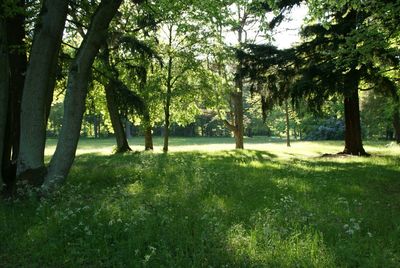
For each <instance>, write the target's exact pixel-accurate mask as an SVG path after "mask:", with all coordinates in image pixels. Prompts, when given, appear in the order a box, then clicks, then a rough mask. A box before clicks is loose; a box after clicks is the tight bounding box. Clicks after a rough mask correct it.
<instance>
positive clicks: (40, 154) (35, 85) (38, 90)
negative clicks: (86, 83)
mask: <svg viewBox="0 0 400 268" xmlns="http://www.w3.org/2000/svg"><path fill="white" fill-rule="evenodd" d="M67 11H68V1H64V0H52V1H44V3H43V6H42V9H41V16H40V22H39V23H38V24H37V25H36V32H35V36H34V39H33V44H32V49H31V52H30V59H29V66H28V70H27V73H26V79H25V85H24V94H23V97H22V106H21V138H20V152H19V158H18V167H17V175H20V176H21V177H24V179H25V175H27V176H28V177H27V178H26V179H28V180H31V179H32V180H35V181H36V180H41V179H42V178H39V177H41V176H42V175H43V173H44V172H43V170H44V148H45V139H46V123H47V122H46V119H47V118H46V116H47V109H46V106H47V103H48V92H49V90H50V91H52V90H54V84H53V85H52V86H51V85H50V84H51V83H53V81H54V78H53V77H52V75H54V67H55V66H54V62H57V58H58V52H59V49H60V46H61V39H62V33H63V30H64V25H65V20H66V16H67ZM50 87H51V89H50ZM33 100H34V101H33ZM32 137H34V138H32ZM23 173H25V175H23ZM34 177H37V178H34Z"/></svg>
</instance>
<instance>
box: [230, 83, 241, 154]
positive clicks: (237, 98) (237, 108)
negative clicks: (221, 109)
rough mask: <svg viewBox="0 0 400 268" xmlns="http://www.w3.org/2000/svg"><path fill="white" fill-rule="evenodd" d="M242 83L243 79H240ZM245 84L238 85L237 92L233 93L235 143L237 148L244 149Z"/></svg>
mask: <svg viewBox="0 0 400 268" xmlns="http://www.w3.org/2000/svg"><path fill="white" fill-rule="evenodd" d="M239 83H240V84H242V82H241V81H239ZM242 90H243V86H238V87H237V92H234V93H232V100H233V109H234V117H235V119H234V122H235V125H234V131H233V134H234V136H235V144H236V149H243V148H244V142H243V133H244V125H243V91H242Z"/></svg>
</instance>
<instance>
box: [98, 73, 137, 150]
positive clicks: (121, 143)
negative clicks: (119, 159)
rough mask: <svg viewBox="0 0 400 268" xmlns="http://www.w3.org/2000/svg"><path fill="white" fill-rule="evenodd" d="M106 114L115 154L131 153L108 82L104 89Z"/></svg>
mask: <svg viewBox="0 0 400 268" xmlns="http://www.w3.org/2000/svg"><path fill="white" fill-rule="evenodd" d="M104 89H105V91H106V100H107V108H108V113H109V114H110V119H111V124H112V126H113V129H114V134H115V139H116V141H117V149H116V150H115V152H116V153H124V152H127V151H132V149H131V148H130V147H129V144H128V140H127V138H126V135H125V130H124V126H123V125H122V121H121V117H120V114H119V111H118V106H117V101H116V99H115V93H114V86H113V83H112V81H110V82H109V83H108V84H107V85H106V86H105V87H104Z"/></svg>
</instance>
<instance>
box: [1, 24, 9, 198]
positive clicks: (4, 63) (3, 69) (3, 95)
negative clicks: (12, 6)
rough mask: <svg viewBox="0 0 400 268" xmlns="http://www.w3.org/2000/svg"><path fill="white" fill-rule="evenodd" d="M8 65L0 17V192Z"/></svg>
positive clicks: (3, 29)
mask: <svg viewBox="0 0 400 268" xmlns="http://www.w3.org/2000/svg"><path fill="white" fill-rule="evenodd" d="M9 74H10V70H9V65H8V44H7V34H6V22H5V20H4V19H3V18H2V17H0V191H2V187H3V182H5V181H4V178H3V147H4V146H3V145H4V136H5V130H6V124H7V107H8V90H9Z"/></svg>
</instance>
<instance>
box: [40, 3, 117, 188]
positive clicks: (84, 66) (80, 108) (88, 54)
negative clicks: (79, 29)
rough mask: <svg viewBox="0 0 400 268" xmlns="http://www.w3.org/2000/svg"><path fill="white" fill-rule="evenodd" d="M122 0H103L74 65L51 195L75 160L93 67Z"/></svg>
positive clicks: (53, 163)
mask: <svg viewBox="0 0 400 268" xmlns="http://www.w3.org/2000/svg"><path fill="white" fill-rule="evenodd" d="M121 2H122V0H102V1H101V3H100V5H99V6H98V7H97V10H96V12H95V14H94V15H93V16H92V20H91V22H90V26H89V29H88V31H87V33H86V35H85V37H84V39H83V41H82V43H81V45H80V47H79V49H78V52H77V54H76V56H75V59H74V60H73V62H72V63H71V66H70V69H69V75H68V84H67V90H66V95H65V100H64V118H63V125H62V128H61V131H60V136H59V140H58V143H57V147H56V151H55V153H54V156H53V158H52V159H51V161H50V165H49V171H48V174H47V176H46V178H45V182H44V184H43V187H42V189H43V192H44V193H48V192H51V191H52V190H53V189H55V188H56V187H57V186H58V185H59V184H61V183H63V182H64V181H65V179H66V177H67V175H68V173H69V170H70V168H71V166H72V163H73V161H74V159H75V153H76V148H77V145H78V140H79V134H80V130H81V125H82V117H83V113H84V111H85V99H86V95H87V90H88V82H89V81H88V80H89V76H90V71H91V67H92V64H93V61H94V59H95V57H96V56H97V54H98V51H99V49H100V47H101V45H102V44H104V43H105V41H106V38H107V32H108V26H109V24H110V22H111V20H112V18H113V17H114V16H115V14H116V12H117V11H118V8H119V6H120V4H121Z"/></svg>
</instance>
